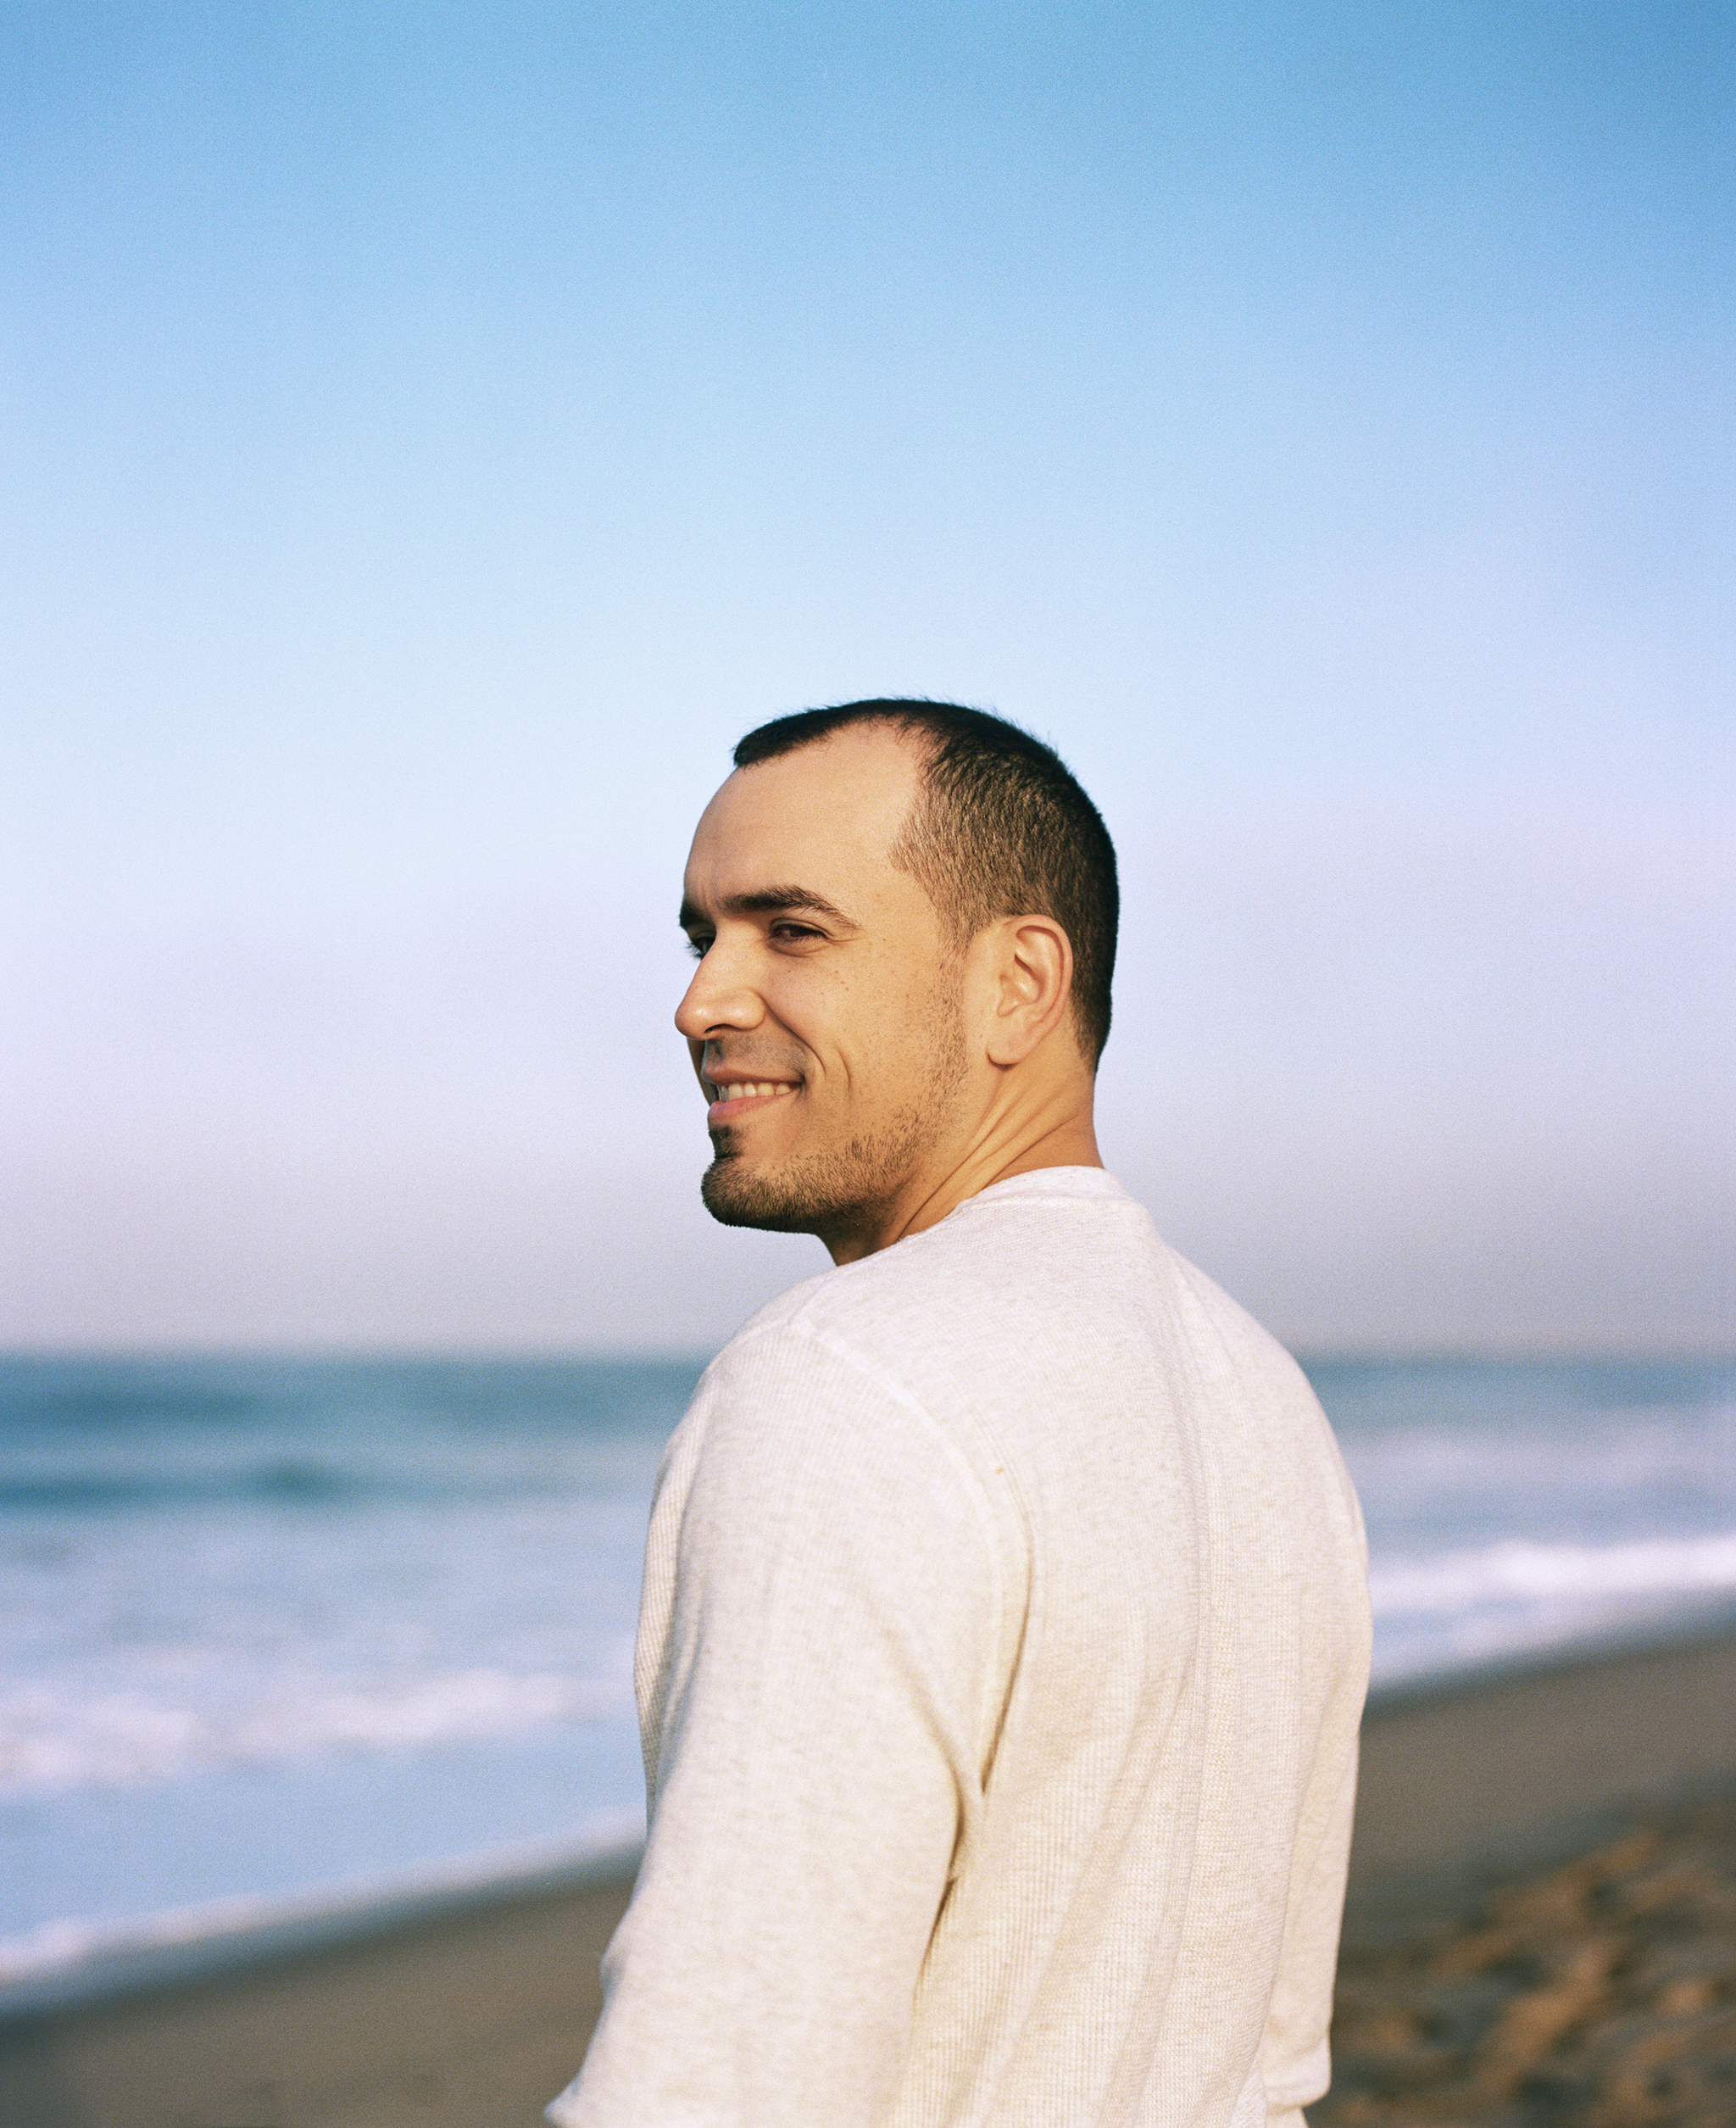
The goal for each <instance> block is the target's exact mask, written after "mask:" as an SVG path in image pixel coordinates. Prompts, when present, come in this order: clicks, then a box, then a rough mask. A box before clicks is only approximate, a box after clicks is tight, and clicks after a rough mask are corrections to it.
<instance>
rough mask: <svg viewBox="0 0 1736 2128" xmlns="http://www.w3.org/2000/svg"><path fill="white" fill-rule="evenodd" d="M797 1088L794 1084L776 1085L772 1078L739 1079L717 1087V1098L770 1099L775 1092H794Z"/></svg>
mask: <svg viewBox="0 0 1736 2128" xmlns="http://www.w3.org/2000/svg"><path fill="white" fill-rule="evenodd" d="M795 1090H796V1089H795V1088H794V1087H793V1086H778V1085H775V1084H773V1083H772V1082H771V1080H770V1079H766V1080H764V1081H758V1080H754V1079H738V1080H736V1081H734V1082H732V1083H731V1084H730V1085H728V1086H720V1087H719V1088H718V1089H717V1098H718V1100H721V1101H744V1100H748V1099H749V1098H750V1097H752V1098H754V1099H756V1100H769V1099H770V1097H771V1095H773V1094H793V1093H794V1092H795Z"/></svg>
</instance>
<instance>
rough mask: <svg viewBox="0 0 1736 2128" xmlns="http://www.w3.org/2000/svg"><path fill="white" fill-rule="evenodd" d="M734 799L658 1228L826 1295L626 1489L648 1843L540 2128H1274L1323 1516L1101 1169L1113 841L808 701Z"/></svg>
mask: <svg viewBox="0 0 1736 2128" xmlns="http://www.w3.org/2000/svg"><path fill="white" fill-rule="evenodd" d="M735 758H736V761H737V769H736V772H735V773H734V774H733V775H732V777H730V778H729V780H728V781H727V782H726V783H725V784H724V786H723V788H721V790H720V791H719V793H718V794H717V795H716V797H715V798H714V799H713V800H712V802H711V804H710V805H709V806H708V808H707V809H706V811H705V814H704V817H703V819H702V820H701V821H700V822H699V827H698V833H697V834H696V835H695V837H694V840H693V853H692V855H691V857H690V859H689V861H688V865H687V879H686V892H685V895H684V899H683V901H682V925H683V927H684V928H685V929H686V931H687V936H688V938H689V939H690V940H691V941H692V943H693V948H694V950H695V951H696V952H697V954H698V956H699V966H698V970H697V972H696V973H695V975H694V977H693V985H692V988H691V989H689V990H688V992H687V996H686V997H685V999H684V1000H682V1006H681V1009H680V1011H679V1013H678V1014H677V1016H676V1024H677V1026H678V1027H679V1028H680V1029H681V1031H682V1033H683V1034H684V1035H685V1036H686V1037H687V1043H688V1046H689V1048H690V1050H692V1052H693V1061H694V1067H695V1069H696V1071H697V1072H698V1075H699V1078H700V1082H701V1084H702V1086H703V1088H704V1092H705V1095H706V1097H707V1100H708V1102H709V1115H708V1122H709V1129H710V1133H711V1139H712V1145H713V1149H714V1152H715V1158H714V1160H713V1162H712V1165H711V1167H710V1168H709V1171H708V1173H707V1174H706V1176H705V1179H704V1200H705V1202H706V1204H707V1205H708V1206H709V1208H710V1210H711V1212H713V1214H714V1215H715V1217H717V1218H719V1219H721V1220H722V1221H724V1222H726V1223H730V1224H735V1225H746V1226H759V1227H768V1228H782V1229H785V1230H792V1231H795V1232H799V1233H808V1234H817V1235H818V1236H819V1237H820V1238H821V1240H822V1241H823V1242H824V1243H825V1244H826V1247H827V1249H828V1250H829V1251H831V1253H832V1258H833V1260H834V1263H835V1265H836V1266H837V1267H836V1268H835V1269H833V1270H832V1271H830V1272H827V1273H825V1274H823V1275H822V1276H821V1277H819V1278H813V1279H810V1281H808V1283H807V1284H804V1285H800V1286H798V1287H797V1288H796V1289H795V1290H794V1291H793V1292H792V1293H789V1294H787V1295H785V1296H784V1297H783V1298H782V1300H780V1301H775V1302H774V1303H773V1304H772V1305H771V1306H770V1307H768V1308H765V1309H763V1310H762V1311H761V1312H760V1314H759V1315H758V1316H756V1317H754V1320H753V1321H752V1322H751V1323H748V1326H747V1327H746V1329H743V1331H742V1332H741V1333H740V1334H738V1335H737V1337H736V1339H735V1340H733V1342H732V1344H731V1345H729V1346H728V1347H727V1348H726V1350H725V1351H724V1352H723V1353H722V1354H721V1356H720V1357H719V1358H718V1359H717V1360H716V1361H715V1362H714V1363H713V1365H712V1367H711V1368H710V1369H709V1372H708V1373H707V1374H706V1376H705V1379H704V1381H703V1382H702V1383H701V1384H700V1387H699V1390H698V1394H697V1395H696V1396H695V1398H694V1400H693V1405H692V1407H691V1408H690V1410H689V1411H688V1412H687V1417H686V1418H685V1419H684V1420H683V1422H682V1425H681V1428H680V1429H679V1430H678V1431H677V1433H676V1436H675V1438H674V1440H673V1441H672V1442H671V1443H670V1450H669V1453H668V1455H667V1457H666V1458H665V1464H664V1468H663V1472H662V1475H661V1479H660V1480H659V1489H658V1494H657V1500H656V1505H655V1507H654V1512H653V1518H652V1527H651V1534H650V1540H649V1544H648V1552H647V1560H646V1579H645V1595H644V1603H643V1613H642V1618H641V1626H640V1644H639V1663H638V1687H639V1695H640V1709H641V1717H642V1721H643V1729H644V1735H645V1752H646V1769H647V1784H648V1791H649V1802H650V1824H649V1837H648V1844H647V1847H646V1852H645V1859H644V1863H643V1868H642V1869H641V1871H640V1875H639V1881H638V1886H637V1891H636V1892H635V1895H634V1898H633V1902H632V1907H631V1908H630V1910H629V1912H628V1914H627V1916H626V1919H625V1921H624V1922H623V1923H622V1925H621V1927H620V1930H619V1932H618V1933H617V1935H616V1936H615V1941H613V1943H612V1944H611V1945H610V1947H609V1954H608V1957H607V1958H606V1960H605V1962H604V1984H605V2008H604V2014H603V2018H602V2020H601V2022H600V2024H599V2025H598V2031H597V2034H596V2036H595V2038H594V2040H593V2044H592V2047H591V2050H590V2053H589V2054H588V2055H587V2059H586V2064H585V2067H584V2070H583V2072H582V2073H581V2075H580V2077H579V2079H578V2081H576V2083H575V2084H574V2085H573V2086H571V2088H570V2090H569V2091H568V2092H565V2094H563V2096H562V2097H560V2098H559V2099H558V2100H557V2101H556V2102H555V2103H554V2105H553V2106H552V2107H551V2108H550V2109H549V2113H550V2117H551V2119H553V2120H555V2121H556V2122H557V2123H559V2124H562V2125H563V2128H917V2125H918V2124H921V2128H965V2124H966V2123H969V2124H972V2128H991V2125H992V2128H1099V2124H1110V2123H1116V2124H1123V2123H1125V2124H1128V2125H1129V2128H1133V2125H1134V2124H1147V2123H1151V2124H1155V2123H1164V2124H1166V2125H1169V2124H1174V2125H1175V2128H1180V2125H1181V2124H1195V2123H1198V2124H1201V2128H1205V2124H1219V2125H1221V2128H1266V2124H1268V2123H1271V2122H1280V2121H1288V2122H1290V2123H1293V2124H1294V2123H1296V2122H1298V2121H1299V2114H1298V2112H1297V2110H1296V2109H1299V2107H1301V2106H1303V2105H1305V2104H1306V2103H1308V2102H1309V2101H1310V2099H1312V2098H1315V2097H1318V2096H1319V2095H1320V2093H1321V2092H1322V2091H1324V2089H1325V2088H1326V2085H1327V2016H1328V2011H1329V2007H1330V1997H1331V1987H1332V1976H1333V1958H1334V1952H1335V1948H1336V1941H1337V1933H1338V1913H1339V1908H1340V1906H1341V1903H1342V1899H1343V1892H1344V1863H1345V1854H1346V1850H1347V1847H1348V1842H1349V1819H1350V1806H1351V1799H1352V1791H1353V1786H1354V1778H1355V1741H1356V1730H1357V1723H1358V1719H1359V1716H1360V1709H1361V1703H1362V1696H1363V1691H1364V1686H1365V1683H1366V1671H1367V1636H1368V1623H1367V1607H1366V1588H1365V1568H1364V1556H1363V1549H1362V1538H1361V1529H1360V1519H1359V1518H1358V1514H1357V1511H1356V1505H1355V1498H1354V1496H1353V1495H1352V1493H1351V1490H1350V1487H1349V1482H1348V1480H1347V1479H1346V1478H1345V1476H1344V1470H1343V1468H1342V1466H1341V1464H1340V1463H1339V1461H1338V1455H1337V1452H1336V1450H1335V1449H1334V1447H1333V1442H1332V1438H1331V1435H1330V1434H1329V1432H1328V1430H1327V1425H1326V1423H1325V1420H1324V1419H1323V1418H1322V1417H1321V1412H1320V1410H1319V1407H1318V1406H1317V1405H1316V1402H1315V1401H1314V1399H1313V1397H1312V1395H1310V1392H1309V1390H1308V1388H1307V1386H1306V1384H1305V1382H1304V1380H1303V1379H1302V1376H1301V1374H1300V1373H1299V1371H1298V1370H1297V1368H1295V1366H1294V1363H1293V1362H1291V1361H1290V1360H1289V1359H1288V1357H1287V1356H1285V1354H1284V1353H1283V1351H1281V1350H1280V1349H1279V1348H1278V1347H1277V1345H1275V1344H1274V1343H1273V1342H1272V1341H1271V1339H1270V1338H1268V1337H1267V1336H1266V1334H1265V1333H1264V1332H1263V1331H1261V1330H1260V1329H1258V1328H1257V1327H1256V1326H1255V1324H1254V1323H1252V1322H1250V1321H1249V1318H1248V1317H1246V1316H1245V1315H1244V1314H1243V1313H1242V1312H1241V1311H1240V1310H1239V1309H1238V1308H1237V1307H1236V1306H1235V1305H1234V1303H1233V1302H1232V1301H1229V1300H1228V1299H1227V1298H1226V1296H1225V1295H1223V1294H1221V1292H1219V1291H1218V1290H1217V1289H1216V1287H1215V1286H1213V1285H1212V1284H1210V1281H1209V1280H1207V1279H1205V1278H1203V1277H1202V1276H1201V1275H1200V1274H1199V1273H1198V1272H1197V1271H1194V1269H1193V1268H1191V1267H1190V1266H1188V1264H1186V1263H1184V1262H1182V1261H1181V1259H1180V1258H1178V1257H1177V1256H1175V1255H1174V1254H1173V1253H1172V1252H1171V1251H1169V1250H1168V1249H1166V1247H1165V1245H1163V1243H1162V1242H1161V1241H1160V1240H1159V1239H1158V1238H1157V1236H1156V1234H1155V1233H1154V1232H1153V1230H1152V1228H1151V1224H1150V1222H1149V1219H1148V1218H1147V1217H1146V1215H1145V1213H1144V1212H1143V1211H1142V1210H1141V1209H1140V1207H1139V1206H1138V1205H1136V1204H1135V1203H1134V1202H1133V1201H1132V1200H1131V1199H1130V1198H1129V1197H1127V1195H1126V1194H1125V1193H1124V1192H1123V1191H1122V1190H1121V1188H1120V1187H1119V1185H1118V1184H1116V1182H1115V1181H1113V1180H1112V1179H1111V1178H1110V1176H1108V1175H1107V1174H1105V1173H1104V1171H1103V1167H1102V1163H1101V1161H1099V1157H1098V1151H1097V1144H1096V1139H1095V1136H1094V1134H1093V1121H1092V1091H1093V1075H1094V1072H1095V1067H1096V1063H1097V1058H1098V1056H1099V1051H1100V1050H1101V1049H1102V1046H1103V1041H1104V1036H1105V1035H1106V1034H1107V1033H1108V1029H1109V1016H1110V993H1109V984H1110V969H1111V966H1112V963H1113V960H1114V953H1115V930H1116V875H1115V858H1114V852H1113V850H1112V849H1111V847H1110V840H1109V837H1108V835H1107V833H1106V832H1105V831H1104V827H1103V823H1102V822H1101V820H1100V819H1099V816H1098V814H1097V812H1096V811H1095V809H1094V808H1093V805H1092V804H1091V802H1090V800H1089V799H1088V798H1087V797H1086V795H1085V794H1084V793H1083V791H1082V790H1081V789H1080V788H1079V787H1078V785H1077V783H1075V782H1074V780H1073V778H1072V777H1071V775H1070V774H1069V773H1068V772H1067V771H1066V768H1065V767H1064V766H1062V764H1061V763H1060V760H1058V759H1057V758H1056V756H1055V755H1054V754H1052V753H1051V752H1050V751H1049V749H1048V748H1046V747H1044V746H1042V745H1040V744H1038V742H1037V741H1036V740H1034V739H1032V738H1029V737H1028V736H1027V734H1026V733H1022V732H1020V731H1018V730H1016V729H1015V727H1012V726H1010V725H1007V724H1004V723H1003V722H1001V721H1000V720H999V719H998V718H994V717H991V716H985V715H983V714H982V713H981V712H980V711H977V710H965V709H959V708H954V707H951V706H949V705H936V704H930V703H924V702H889V701H888V702H865V703H854V704H851V705H848V706H846V707H843V708H841V709H837V710H816V711H808V712H804V714H802V715H799V716H792V717H785V718H782V719H781V720H779V721H776V722H775V723H772V724H769V725H766V726H764V727H761V728H760V730H758V731H756V732H754V733H749V735H748V737H747V738H745V739H743V741H742V743H741V744H740V745H739V746H738V747H737V749H736V755H735Z"/></svg>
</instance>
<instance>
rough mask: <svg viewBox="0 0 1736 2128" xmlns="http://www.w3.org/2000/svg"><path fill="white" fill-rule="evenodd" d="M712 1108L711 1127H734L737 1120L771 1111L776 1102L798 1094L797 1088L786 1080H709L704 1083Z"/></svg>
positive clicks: (708, 1114) (708, 1119)
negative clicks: (796, 1092)
mask: <svg viewBox="0 0 1736 2128" xmlns="http://www.w3.org/2000/svg"><path fill="white" fill-rule="evenodd" d="M797 1083H799V1082H796V1083H791V1082H788V1081H786V1080H782V1079H771V1078H757V1079H756V1078H732V1079H714V1078H707V1079H706V1080H705V1081H704V1088H705V1091H706V1093H707V1095H709V1097H710V1102H711V1106H709V1108H708V1109H707V1110H706V1111H705V1120H706V1122H708V1123H731V1122H735V1121H736V1120H737V1117H743V1116H751V1115H752V1114H754V1111H756V1110H758V1109H762V1108H765V1107H768V1106H770V1105H771V1103H772V1102H773V1101H776V1100H784V1099H786V1098H787V1096H788V1095H791V1094H793V1093H794V1092H795V1090H796V1084H797Z"/></svg>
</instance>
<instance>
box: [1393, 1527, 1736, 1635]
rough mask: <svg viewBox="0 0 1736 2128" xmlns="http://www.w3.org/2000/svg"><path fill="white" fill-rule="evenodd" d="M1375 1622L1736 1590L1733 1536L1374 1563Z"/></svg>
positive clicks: (1521, 1542)
mask: <svg viewBox="0 0 1736 2128" xmlns="http://www.w3.org/2000/svg"><path fill="white" fill-rule="evenodd" d="M1368 1581H1369V1591H1370V1594H1371V1596H1372V1599H1373V1602H1374V1613H1375V1618H1376V1619H1377V1621H1379V1620H1380V1619H1381V1618H1386V1617H1391V1616H1393V1615H1394V1614H1411V1615H1415V1614H1416V1613H1429V1614H1433V1615H1435V1616H1440V1617H1446V1616H1451V1615H1454V1614H1458V1613H1466V1612H1469V1611H1472V1610H1475V1609H1478V1608H1480V1607H1483V1606H1486V1605H1489V1604H1522V1605H1538V1604H1548V1605H1551V1606H1556V1605H1560V1604H1561V1603H1562V1602H1573V1601H1575V1600H1577V1601H1581V1602H1586V1603H1590V1604H1596V1605H1600V1606H1601V1605H1606V1604H1607V1603H1609V1602H1611V1601H1612V1600H1615V1601H1620V1600H1622V1599H1631V1600H1636V1601H1648V1602H1655V1601H1658V1600H1661V1599H1664V1600H1666V1599H1668V1598H1671V1597H1685V1596H1703V1595H1713V1594H1717V1593H1719V1592H1722V1591H1723V1590H1736V1530H1732V1531H1724V1532H1721V1533H1718V1534H1717V1535H1711V1536H1703V1537H1659V1538H1653V1539H1650V1540H1646V1541H1644V1542H1637V1543H1628V1544H1610V1545H1578V1544H1540V1543H1538V1542H1535V1541H1533V1540H1527V1539H1524V1538H1516V1537H1515V1538H1508V1539H1505V1540H1503V1541H1502V1542H1501V1543H1500V1544H1493V1545H1488V1546H1483V1548H1482V1549H1481V1550H1478V1551H1448V1552H1442V1553H1438V1554H1437V1555H1435V1556H1433V1557H1426V1558H1417V1557H1409V1558H1399V1559H1379V1558H1377V1559H1376V1560H1375V1561H1374V1562H1373V1563H1372V1565H1371V1567H1370V1568H1369V1575H1368Z"/></svg>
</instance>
